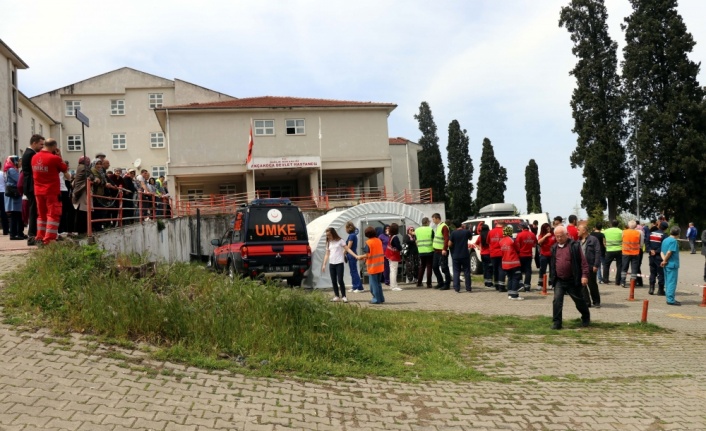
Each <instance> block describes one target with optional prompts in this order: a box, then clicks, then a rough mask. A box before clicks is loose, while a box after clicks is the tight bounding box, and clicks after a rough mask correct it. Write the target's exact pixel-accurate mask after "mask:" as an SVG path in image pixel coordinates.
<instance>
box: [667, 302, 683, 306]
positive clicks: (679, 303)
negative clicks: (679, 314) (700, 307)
mask: <svg viewBox="0 0 706 431" xmlns="http://www.w3.org/2000/svg"><path fill="white" fill-rule="evenodd" d="M667 305H676V306H679V305H681V302H679V301H674V302H667Z"/></svg>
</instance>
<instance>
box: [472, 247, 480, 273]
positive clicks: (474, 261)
mask: <svg viewBox="0 0 706 431" xmlns="http://www.w3.org/2000/svg"><path fill="white" fill-rule="evenodd" d="M482 273H483V263H482V262H481V261H480V260H479V259H478V255H477V254H476V252H474V251H472V252H471V274H482Z"/></svg>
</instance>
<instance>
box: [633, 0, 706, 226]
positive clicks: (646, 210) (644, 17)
mask: <svg viewBox="0 0 706 431" xmlns="http://www.w3.org/2000/svg"><path fill="white" fill-rule="evenodd" d="M630 3H631V4H632V9H633V12H632V14H631V15H630V16H629V17H627V18H625V24H624V25H623V30H625V39H626V41H627V44H626V46H625V48H624V49H623V55H624V61H623V79H624V81H625V92H626V99H627V103H628V109H629V120H628V127H629V133H630V135H629V138H628V148H629V149H630V151H631V152H632V154H633V155H634V157H635V159H636V160H634V163H635V164H636V165H637V167H638V169H639V171H638V175H639V185H640V204H641V207H642V208H641V209H640V212H641V213H642V214H648V215H651V214H655V213H657V212H664V214H665V215H667V216H668V217H669V216H674V218H675V219H676V221H677V222H678V223H679V224H680V225H682V226H683V225H685V224H686V223H687V222H688V221H690V220H691V219H692V217H698V216H699V215H700V214H702V213H703V203H704V201H705V200H706V188H705V187H704V174H706V172H705V171H706V164H704V162H703V157H704V154H705V153H706V132H705V131H704V121H703V119H704V117H703V115H704V111H703V109H704V105H703V100H704V89H703V88H702V87H700V86H699V83H698V81H697V80H696V76H697V75H698V73H699V66H700V65H699V64H697V63H694V62H693V61H691V60H689V57H688V54H689V53H690V52H691V50H692V48H693V47H694V45H695V42H694V39H693V38H692V36H691V34H690V33H689V32H688V31H687V30H686V25H685V24H684V21H683V20H682V17H681V15H679V13H678V12H677V9H676V8H677V2H676V0H631V1H630Z"/></svg>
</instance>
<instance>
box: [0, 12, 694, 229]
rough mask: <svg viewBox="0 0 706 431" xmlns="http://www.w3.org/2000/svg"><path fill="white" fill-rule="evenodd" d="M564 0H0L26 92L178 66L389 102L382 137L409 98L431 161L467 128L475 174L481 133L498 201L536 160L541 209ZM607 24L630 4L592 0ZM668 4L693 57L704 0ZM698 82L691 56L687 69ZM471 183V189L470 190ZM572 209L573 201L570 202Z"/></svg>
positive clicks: (215, 84) (565, 123) (228, 79)
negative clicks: (432, 146) (427, 128)
mask: <svg viewBox="0 0 706 431" xmlns="http://www.w3.org/2000/svg"><path fill="white" fill-rule="evenodd" d="M568 3H569V1H568V0H561V1H560V0H541V1H537V0H503V1H497V0H441V1H438V2H430V1H427V0H404V1H403V0H357V1H354V2H351V1H337V0H287V1H275V0H221V1H216V0H201V1H199V2H193V1H186V0H149V1H145V0H141V1H136V0H121V1H119V2H103V1H100V2H97V1H90V0H61V1H56V0H23V1H22V2H18V1H16V0H0V11H2V15H3V19H2V20H0V39H2V40H3V41H4V42H5V43H6V44H7V45H8V46H10V48H12V50H13V51H15V53H16V54H17V55H19V56H20V58H22V59H23V60H24V61H25V62H26V63H27V64H28V65H29V66H30V68H29V69H27V70H22V71H21V72H20V74H19V76H18V80H19V87H20V90H21V91H22V92H23V93H25V94H26V95H28V96H30V97H32V96H35V95H38V94H42V93H45V92H47V91H51V90H54V89H57V88H61V87H64V86H66V85H69V84H72V83H75V82H78V81H81V80H84V79H87V78H90V77H93V76H96V75H100V74H103V73H106V72H109V71H111V70H115V69H118V68H121V67H125V66H128V67H132V68H134V69H137V70H140V71H143V72H147V73H151V74H154V75H157V76H161V77H164V78H168V79H174V78H178V79H182V80H185V81H188V82H191V83H194V84H197V85H200V86H203V87H206V88H209V89H212V90H215V91H219V92H222V93H225V94H228V95H231V96H235V97H257V96H266V95H268V96H293V97H310V98H321V99H338V100H353V101H373V102H390V103H395V104H397V105H398V106H397V108H396V109H395V110H394V111H393V112H392V113H391V115H390V117H389V123H388V124H389V135H390V137H398V136H399V137H404V138H407V139H410V140H411V141H414V142H417V141H418V140H419V138H420V137H421V132H420V131H419V128H418V123H417V121H416V120H415V119H414V114H416V113H418V112H419V105H420V104H421V102H422V101H426V102H427V103H429V106H430V108H431V110H432V114H433V116H434V120H435V123H436V125H437V128H438V136H439V147H440V149H441V153H442V158H443V159H444V165H445V167H447V166H448V163H447V160H446V145H447V143H448V126H449V123H451V121H453V120H458V121H459V123H460V124H461V127H462V128H463V129H466V130H467V133H468V136H469V140H470V147H469V152H470V156H471V158H472V160H473V165H474V169H475V172H474V179H473V183H474V184H476V183H477V179H478V173H479V163H480V156H481V149H482V142H483V139H484V138H486V137H487V138H488V139H490V140H491V142H492V144H493V147H494V150H495V156H496V158H497V159H498V161H499V162H500V164H501V165H502V166H504V167H505V168H506V169H507V171H508V181H507V191H506V192H505V201H506V202H510V203H514V204H515V205H516V206H517V208H518V209H519V210H520V211H522V212H524V211H525V210H526V208H527V201H526V197H525V167H526V166H527V164H528V163H529V160H530V159H532V158H533V159H535V161H536V162H537V164H538V166H539V177H540V183H541V190H542V201H541V202H542V207H543V208H542V209H543V210H544V211H546V212H548V213H549V214H550V215H551V216H552V217H553V216H555V215H562V216H564V217H566V216H568V215H569V214H572V213H575V208H576V207H577V206H578V205H579V204H580V202H581V196H580V191H581V186H582V183H583V178H582V172H581V170H580V169H571V165H570V163H569V157H570V155H571V152H572V151H573V149H574V148H575V146H576V136H575V135H574V134H573V133H572V132H571V129H572V128H573V119H572V117H571V107H570V105H569V103H570V100H571V93H572V91H573V88H574V86H575V81H574V79H573V78H572V77H571V76H569V71H570V70H571V69H572V68H573V67H574V65H575V64H576V58H575V57H574V56H573V55H572V53H571V48H572V43H571V40H570V38H569V33H568V32H567V31H566V29H564V28H559V26H558V21H559V11H560V9H561V7H562V6H566V5H568ZM606 6H607V8H608V14H609V21H608V24H609V28H610V32H611V36H612V38H613V39H614V40H616V41H617V42H618V44H619V52H618V57H619V60H620V61H622V48H623V46H624V45H625V41H624V33H623V32H622V30H621V29H620V24H621V23H622V22H623V19H624V18H625V17H627V16H628V15H629V14H630V12H631V10H632V9H631V6H630V2H629V1H628V0H606ZM678 10H679V12H680V14H681V15H682V17H683V19H684V21H685V23H686V26H687V29H688V31H689V32H691V34H692V36H693V37H694V40H695V41H696V43H697V45H696V47H695V48H694V51H693V52H692V53H691V55H690V58H691V59H692V60H693V61H695V62H697V63H700V62H703V61H704V60H705V59H706V26H703V18H704V17H706V2H704V1H703V0H681V1H679V6H678ZM698 79H699V82H700V84H701V85H706V76H704V72H703V67H702V68H701V72H700V75H699V77H698ZM475 193H476V191H475V190H474V192H473V197H474V198H475ZM579 215H580V216H581V217H585V216H586V213H585V211H583V210H581V211H580V212H579Z"/></svg>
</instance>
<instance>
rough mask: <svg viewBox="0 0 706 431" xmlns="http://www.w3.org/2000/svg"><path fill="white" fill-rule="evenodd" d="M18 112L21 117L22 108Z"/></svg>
mask: <svg viewBox="0 0 706 431" xmlns="http://www.w3.org/2000/svg"><path fill="white" fill-rule="evenodd" d="M17 114H18V115H19V116H20V117H21V116H22V108H20V109H18V110H17Z"/></svg>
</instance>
